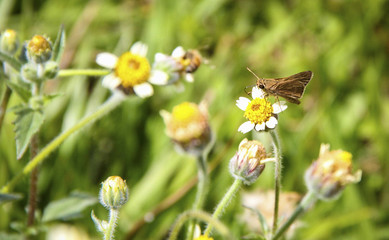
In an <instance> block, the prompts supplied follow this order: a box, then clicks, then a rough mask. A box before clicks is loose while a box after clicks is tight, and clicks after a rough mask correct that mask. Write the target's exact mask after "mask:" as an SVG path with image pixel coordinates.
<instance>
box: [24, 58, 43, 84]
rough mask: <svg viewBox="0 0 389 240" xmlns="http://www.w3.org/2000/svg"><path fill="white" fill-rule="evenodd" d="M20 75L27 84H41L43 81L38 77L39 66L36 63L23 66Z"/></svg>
mask: <svg viewBox="0 0 389 240" xmlns="http://www.w3.org/2000/svg"><path fill="white" fill-rule="evenodd" d="M20 74H21V76H22V79H23V81H25V82H26V83H33V82H39V80H40V79H41V78H40V77H39V76H38V69H37V64H35V63H26V64H24V65H23V67H22V69H21V70H20Z"/></svg>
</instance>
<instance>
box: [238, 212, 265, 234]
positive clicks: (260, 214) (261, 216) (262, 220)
mask: <svg viewBox="0 0 389 240" xmlns="http://www.w3.org/2000/svg"><path fill="white" fill-rule="evenodd" d="M243 207H245V208H247V209H249V210H251V211H252V212H254V213H255V214H256V215H257V217H258V219H259V222H260V223H261V228H262V232H263V233H264V235H265V236H266V235H267V233H268V232H269V226H268V225H267V222H266V219H265V217H264V216H263V215H262V213H261V212H260V211H259V210H258V209H255V208H252V207H248V206H244V205H243Z"/></svg>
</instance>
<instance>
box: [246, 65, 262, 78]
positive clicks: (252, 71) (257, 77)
mask: <svg viewBox="0 0 389 240" xmlns="http://www.w3.org/2000/svg"><path fill="white" fill-rule="evenodd" d="M246 68H247V70H248V71H249V72H251V73H252V74H253V75H254V76H255V77H256V78H257V79H259V77H258V76H257V74H255V73H254V72H253V71H251V69H250V68H249V67H246Z"/></svg>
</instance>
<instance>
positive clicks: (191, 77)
mask: <svg viewBox="0 0 389 240" xmlns="http://www.w3.org/2000/svg"><path fill="white" fill-rule="evenodd" d="M185 80H186V81H187V82H193V81H194V77H193V74H191V73H187V74H185Z"/></svg>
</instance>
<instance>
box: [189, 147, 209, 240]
mask: <svg viewBox="0 0 389 240" xmlns="http://www.w3.org/2000/svg"><path fill="white" fill-rule="evenodd" d="M197 169H198V183H197V193H196V198H195V202H194V204H193V210H201V209H202V208H203V205H204V201H205V196H206V195H207V192H208V177H207V154H206V153H205V152H204V153H203V154H201V156H199V157H197ZM195 226H196V221H192V222H191V223H190V224H189V228H188V234H187V237H186V238H187V239H188V240H191V239H192V238H193V233H194V230H195Z"/></svg>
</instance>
